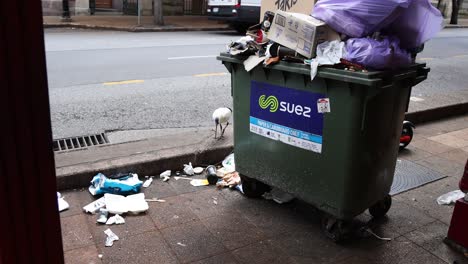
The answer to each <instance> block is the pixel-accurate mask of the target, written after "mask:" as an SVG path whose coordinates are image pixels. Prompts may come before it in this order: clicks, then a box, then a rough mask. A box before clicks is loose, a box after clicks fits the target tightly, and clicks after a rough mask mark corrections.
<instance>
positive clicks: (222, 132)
mask: <svg viewBox="0 0 468 264" xmlns="http://www.w3.org/2000/svg"><path fill="white" fill-rule="evenodd" d="M228 126H229V122H227V123H226V126H225V127H224V129H223V130H222V131H221V137H222V136H223V135H224V130H226V127H228Z"/></svg>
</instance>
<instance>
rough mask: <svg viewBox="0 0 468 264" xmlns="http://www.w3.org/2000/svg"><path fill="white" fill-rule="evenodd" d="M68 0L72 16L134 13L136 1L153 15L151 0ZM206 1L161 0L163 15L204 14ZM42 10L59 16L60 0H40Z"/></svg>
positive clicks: (144, 13)
mask: <svg viewBox="0 0 468 264" xmlns="http://www.w3.org/2000/svg"><path fill="white" fill-rule="evenodd" d="M138 1H139V2H138ZM68 2H69V6H70V13H71V15H72V16H73V15H75V16H77V15H92V14H93V13H95V12H98V13H100V12H103V13H102V14H116V15H119V14H126V15H136V14H137V8H138V3H140V4H141V12H142V13H141V14H142V15H144V16H151V15H153V0H68ZM207 2H208V0H163V3H164V15H166V16H175V15H204V14H205V12H206V5H207ZM94 11H95V12H94ZM42 12H43V15H44V16H60V15H61V14H62V0H42ZM104 12H105V13H104Z"/></svg>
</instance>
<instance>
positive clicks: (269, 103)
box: [258, 95, 312, 118]
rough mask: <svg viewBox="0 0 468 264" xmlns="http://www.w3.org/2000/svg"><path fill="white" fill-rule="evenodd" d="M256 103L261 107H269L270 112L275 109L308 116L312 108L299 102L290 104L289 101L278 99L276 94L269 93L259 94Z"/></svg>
mask: <svg viewBox="0 0 468 264" xmlns="http://www.w3.org/2000/svg"><path fill="white" fill-rule="evenodd" d="M258 105H259V106H260V107H261V108H262V109H267V108H269V109H270V112H272V113H274V112H276V111H277V110H279V111H281V112H285V113H290V114H296V115H298V116H304V117H307V118H310V112H311V111H312V109H311V108H310V107H308V106H303V105H299V104H292V103H289V102H284V101H281V102H280V101H278V98H276V96H273V95H270V96H268V97H266V95H261V96H260V97H259V98H258Z"/></svg>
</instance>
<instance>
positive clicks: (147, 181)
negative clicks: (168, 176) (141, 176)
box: [143, 176, 153, 188]
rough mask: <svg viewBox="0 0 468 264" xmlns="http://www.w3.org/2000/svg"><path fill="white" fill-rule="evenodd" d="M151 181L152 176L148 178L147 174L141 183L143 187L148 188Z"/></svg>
mask: <svg viewBox="0 0 468 264" xmlns="http://www.w3.org/2000/svg"><path fill="white" fill-rule="evenodd" d="M152 182H153V176H151V177H149V178H148V176H146V181H145V182H144V183H143V187H144V188H148V187H149V186H150V185H151V183H152Z"/></svg>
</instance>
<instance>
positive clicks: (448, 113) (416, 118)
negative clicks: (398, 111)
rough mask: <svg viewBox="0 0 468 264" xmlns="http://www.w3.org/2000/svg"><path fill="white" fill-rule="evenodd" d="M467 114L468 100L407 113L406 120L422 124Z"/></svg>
mask: <svg viewBox="0 0 468 264" xmlns="http://www.w3.org/2000/svg"><path fill="white" fill-rule="evenodd" d="M465 114H468V102H465V103H460V104H454V105H448V106H442V107H436V108H432V109H427V110H423V111H417V112H412V113H407V114H406V115H405V120H408V121H411V122H413V123H414V124H421V123H426V122H430V121H436V120H440V119H443V118H448V117H452V116H459V115H465Z"/></svg>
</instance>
